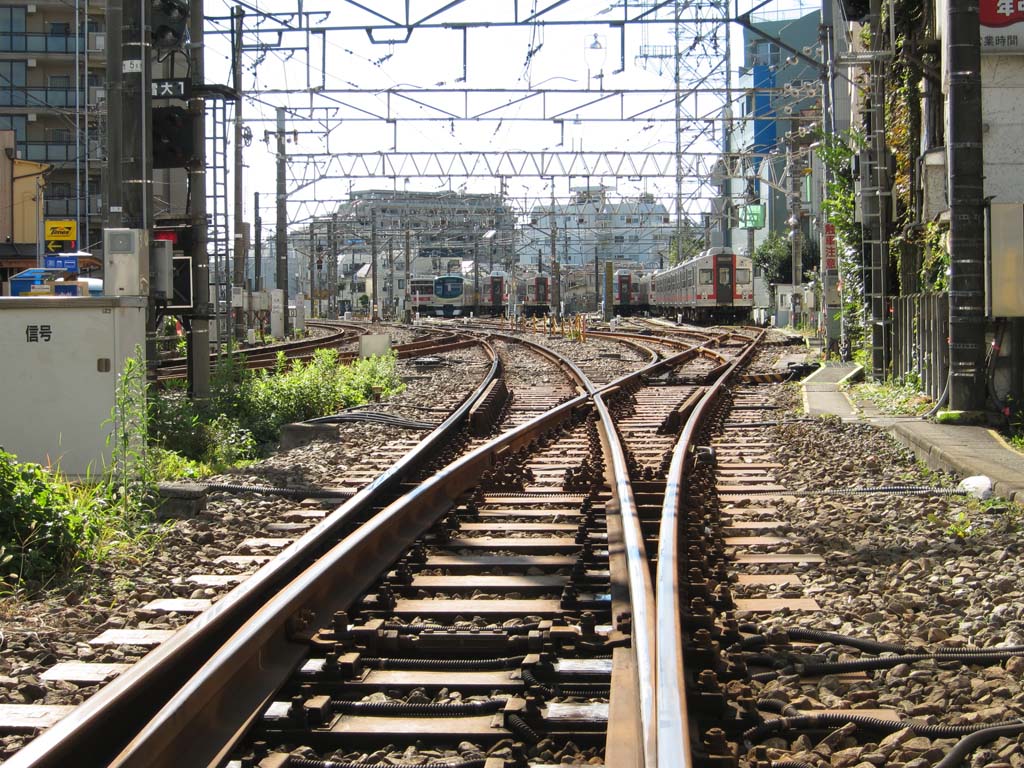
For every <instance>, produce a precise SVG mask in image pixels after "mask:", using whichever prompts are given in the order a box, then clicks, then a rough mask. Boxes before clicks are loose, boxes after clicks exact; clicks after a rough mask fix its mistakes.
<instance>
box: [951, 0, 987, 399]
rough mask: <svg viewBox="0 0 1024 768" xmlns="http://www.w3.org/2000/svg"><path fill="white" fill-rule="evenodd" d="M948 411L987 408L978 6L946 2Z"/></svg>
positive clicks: (966, 0) (960, 1)
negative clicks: (947, 76)
mask: <svg viewBox="0 0 1024 768" xmlns="http://www.w3.org/2000/svg"><path fill="white" fill-rule="evenodd" d="M945 36H946V57H947V61H948V62H949V67H948V70H949V105H950V106H949V135H948V136H947V140H946V147H947V153H948V159H947V161H946V168H947V169H948V170H947V181H948V189H949V253H950V275H949V406H950V408H953V409H956V410H968V411H980V410H982V409H983V408H984V407H985V397H986V394H985V389H986V388H985V386H984V385H983V383H982V375H983V374H982V372H983V370H984V365H983V363H984V359H985V251H984V240H985V227H984V210H985V202H984V181H983V178H984V177H983V173H984V166H983V162H984V160H983V153H982V140H983V136H982V121H981V106H982V104H981V37H980V28H979V22H978V7H977V4H976V3H973V2H970V0H949V2H948V4H947V12H946V31H945Z"/></svg>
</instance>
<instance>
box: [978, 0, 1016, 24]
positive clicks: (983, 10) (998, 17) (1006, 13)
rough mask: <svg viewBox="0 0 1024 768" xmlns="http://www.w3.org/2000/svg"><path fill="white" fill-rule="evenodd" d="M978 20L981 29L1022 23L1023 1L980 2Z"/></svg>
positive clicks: (993, 0) (983, 0)
mask: <svg viewBox="0 0 1024 768" xmlns="http://www.w3.org/2000/svg"><path fill="white" fill-rule="evenodd" d="M978 19H979V21H980V22H981V26H983V27H1007V26H1009V25H1010V24H1016V23H1017V22H1021V21H1024V0H981V2H979V3H978Z"/></svg>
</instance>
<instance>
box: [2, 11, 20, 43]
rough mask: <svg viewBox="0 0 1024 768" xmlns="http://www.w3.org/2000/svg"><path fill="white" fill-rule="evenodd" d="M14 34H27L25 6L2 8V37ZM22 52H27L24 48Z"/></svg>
mask: <svg viewBox="0 0 1024 768" xmlns="http://www.w3.org/2000/svg"><path fill="white" fill-rule="evenodd" d="M10 32H13V33H15V34H24V33H25V6H23V5H22V6H14V7H13V8H0V35H3V34H6V33H10ZM21 50H25V49H24V48H22V49H21Z"/></svg>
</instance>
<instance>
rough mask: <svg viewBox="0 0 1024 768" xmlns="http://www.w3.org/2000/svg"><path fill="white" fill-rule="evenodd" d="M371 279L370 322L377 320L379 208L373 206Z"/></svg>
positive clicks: (371, 222)
mask: <svg viewBox="0 0 1024 768" xmlns="http://www.w3.org/2000/svg"><path fill="white" fill-rule="evenodd" d="M370 281H371V282H372V283H373V287H372V288H371V295H370V322H371V323H373V322H376V320H377V208H376V206H375V207H374V208H373V210H372V212H371V219H370Z"/></svg>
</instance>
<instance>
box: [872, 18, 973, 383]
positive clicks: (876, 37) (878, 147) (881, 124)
mask: <svg viewBox="0 0 1024 768" xmlns="http://www.w3.org/2000/svg"><path fill="white" fill-rule="evenodd" d="M868 24H869V26H870V29H871V91H870V97H869V100H870V104H869V109H868V116H869V122H870V129H869V130H870V135H869V136H868V147H867V150H866V151H865V152H864V153H862V157H863V161H862V163H861V196H862V203H863V205H862V207H863V210H864V242H865V244H866V245H867V246H868V249H869V254H870V256H869V258H870V260H871V261H870V263H869V265H868V267H867V270H866V272H867V273H868V276H869V285H868V286H867V295H868V300H869V302H870V323H871V377H872V378H873V379H874V380H875V381H883V380H884V379H885V376H886V372H887V370H888V365H889V354H888V353H889V350H888V333H889V328H888V322H887V321H888V313H887V312H886V296H887V294H888V285H887V282H888V273H889V231H888V230H889V227H888V220H889V216H888V211H889V184H888V176H889V173H888V165H889V164H888V149H887V147H886V142H885V74H886V68H887V67H886V65H887V61H888V57H887V56H886V55H885V54H886V40H885V35H884V30H883V29H882V0H871V2H870V4H869V11H868ZM957 108H959V105H958V107H957Z"/></svg>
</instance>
